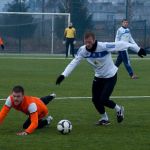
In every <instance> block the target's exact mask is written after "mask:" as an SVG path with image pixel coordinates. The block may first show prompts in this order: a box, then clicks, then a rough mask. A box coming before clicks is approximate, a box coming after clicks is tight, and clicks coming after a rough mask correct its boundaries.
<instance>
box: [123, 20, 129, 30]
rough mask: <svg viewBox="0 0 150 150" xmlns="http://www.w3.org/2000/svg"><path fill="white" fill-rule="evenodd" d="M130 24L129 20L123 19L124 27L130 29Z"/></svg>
mask: <svg viewBox="0 0 150 150" xmlns="http://www.w3.org/2000/svg"><path fill="white" fill-rule="evenodd" d="M128 24H129V22H128V20H127V19H123V20H122V26H123V27H125V28H127V27H128Z"/></svg>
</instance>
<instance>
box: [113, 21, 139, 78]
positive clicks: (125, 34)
mask: <svg viewBox="0 0 150 150" xmlns="http://www.w3.org/2000/svg"><path fill="white" fill-rule="evenodd" d="M117 41H125V42H129V43H132V44H136V43H135V41H134V39H133V38H132V35H131V33H130V30H129V28H128V20H127V19H123V20H122V26H121V27H120V28H119V29H118V30H117V34H116V38H115V42H117ZM122 62H123V63H124V66H125V68H126V70H127V72H128V74H129V76H130V77H131V79H137V78H138V77H137V76H136V75H135V74H134V73H133V69H132V67H131V64H130V59H129V56H128V49H127V48H125V49H124V50H123V51H119V52H118V57H117V60H116V62H115V65H116V66H117V67H119V66H120V64H121V63H122Z"/></svg>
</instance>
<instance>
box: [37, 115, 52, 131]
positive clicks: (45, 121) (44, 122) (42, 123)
mask: <svg viewBox="0 0 150 150" xmlns="http://www.w3.org/2000/svg"><path fill="white" fill-rule="evenodd" d="M52 120H53V117H52V116H48V117H47V118H46V119H41V120H39V122H38V129H41V128H43V127H45V126H46V125H49V124H50V123H51V122H52Z"/></svg>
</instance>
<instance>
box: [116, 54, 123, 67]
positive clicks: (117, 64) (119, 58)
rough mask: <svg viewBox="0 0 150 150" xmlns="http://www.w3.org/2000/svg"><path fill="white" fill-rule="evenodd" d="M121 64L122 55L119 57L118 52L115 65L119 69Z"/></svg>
mask: <svg viewBox="0 0 150 150" xmlns="http://www.w3.org/2000/svg"><path fill="white" fill-rule="evenodd" d="M121 63H122V55H121V51H120V52H118V57H117V59H116V62H115V65H116V66H117V67H119V66H120V64H121Z"/></svg>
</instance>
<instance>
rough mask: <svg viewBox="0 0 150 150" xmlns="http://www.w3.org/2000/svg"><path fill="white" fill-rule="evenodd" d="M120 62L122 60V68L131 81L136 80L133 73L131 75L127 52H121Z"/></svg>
mask: <svg viewBox="0 0 150 150" xmlns="http://www.w3.org/2000/svg"><path fill="white" fill-rule="evenodd" d="M122 60H123V63H124V66H125V68H126V70H127V72H128V74H129V76H130V77H131V78H133V79H137V76H136V75H134V73H133V69H132V67H131V64H130V59H129V56H128V52H127V51H122Z"/></svg>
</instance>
